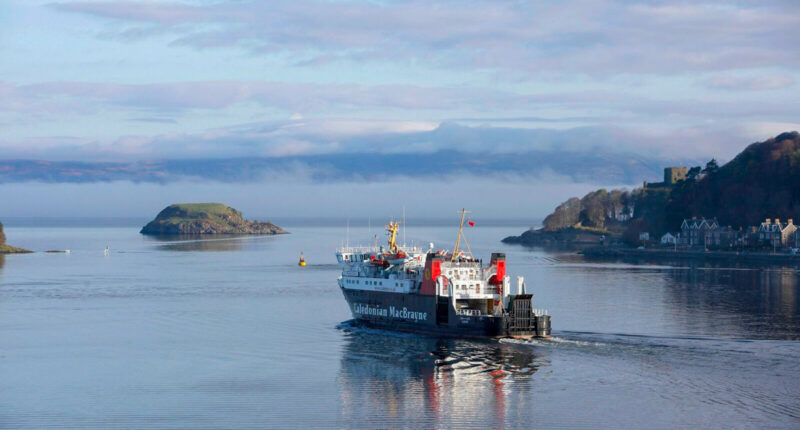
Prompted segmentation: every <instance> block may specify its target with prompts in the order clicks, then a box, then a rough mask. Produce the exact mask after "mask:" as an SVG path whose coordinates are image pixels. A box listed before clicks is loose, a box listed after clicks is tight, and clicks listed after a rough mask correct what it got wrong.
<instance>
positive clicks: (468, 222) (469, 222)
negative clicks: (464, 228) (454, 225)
mask: <svg viewBox="0 0 800 430" xmlns="http://www.w3.org/2000/svg"><path fill="white" fill-rule="evenodd" d="M467 224H469V226H470V227H475V223H474V222H472V220H467Z"/></svg>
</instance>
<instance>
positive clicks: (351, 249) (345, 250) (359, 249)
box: [336, 246, 379, 254]
mask: <svg viewBox="0 0 800 430" xmlns="http://www.w3.org/2000/svg"><path fill="white" fill-rule="evenodd" d="M336 252H338V253H340V254H355V253H358V254H361V253H367V252H379V250H378V248H376V247H374V246H343V247H341V248H339V249H337V250H336Z"/></svg>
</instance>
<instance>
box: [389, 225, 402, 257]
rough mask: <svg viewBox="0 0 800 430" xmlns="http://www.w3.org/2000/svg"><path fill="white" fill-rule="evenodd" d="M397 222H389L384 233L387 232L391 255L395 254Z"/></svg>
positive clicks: (396, 249)
mask: <svg viewBox="0 0 800 430" xmlns="http://www.w3.org/2000/svg"><path fill="white" fill-rule="evenodd" d="M399 224H400V223H398V222H397V221H389V225H387V226H386V231H387V232H388V236H389V250H390V251H391V252H393V253H395V254H396V253H397V251H398V248H397V228H398V225H399Z"/></svg>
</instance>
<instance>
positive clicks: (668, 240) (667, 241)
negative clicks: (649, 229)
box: [661, 233, 677, 245]
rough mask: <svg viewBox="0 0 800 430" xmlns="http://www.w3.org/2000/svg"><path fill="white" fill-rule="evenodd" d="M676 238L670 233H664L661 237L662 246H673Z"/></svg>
mask: <svg viewBox="0 0 800 430" xmlns="http://www.w3.org/2000/svg"><path fill="white" fill-rule="evenodd" d="M676 240H677V238H676V237H675V236H674V235H673V234H672V233H666V234H664V235H663V236H661V244H662V245H675V241H676Z"/></svg>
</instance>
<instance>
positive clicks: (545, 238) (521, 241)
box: [502, 227, 611, 246]
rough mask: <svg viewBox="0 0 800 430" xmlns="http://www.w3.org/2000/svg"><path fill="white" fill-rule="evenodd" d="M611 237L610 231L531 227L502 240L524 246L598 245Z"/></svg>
mask: <svg viewBox="0 0 800 430" xmlns="http://www.w3.org/2000/svg"><path fill="white" fill-rule="evenodd" d="M610 237H611V236H610V235H609V233H608V232H602V231H595V230H588V229H580V228H574V227H569V228H563V229H560V230H554V231H548V230H544V229H538V230H535V229H530V230H528V231H526V232H523V233H522V234H521V235H519V236H508V237H506V238H504V239H503V240H502V242H503V243H509V244H517V245H523V246H573V245H598V244H600V243H601V242H602V241H603V240H604V239H605V240H607V239H609V238H610Z"/></svg>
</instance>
